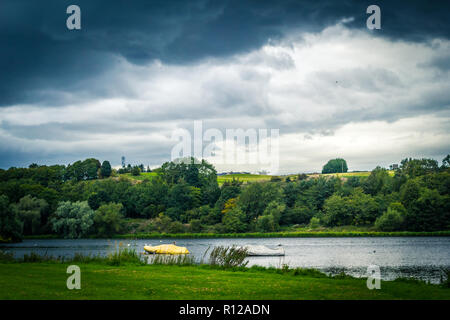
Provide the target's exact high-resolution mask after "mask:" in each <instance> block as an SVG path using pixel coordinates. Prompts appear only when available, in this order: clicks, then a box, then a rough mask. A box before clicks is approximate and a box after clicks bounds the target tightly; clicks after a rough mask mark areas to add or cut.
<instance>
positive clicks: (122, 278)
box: [0, 263, 450, 300]
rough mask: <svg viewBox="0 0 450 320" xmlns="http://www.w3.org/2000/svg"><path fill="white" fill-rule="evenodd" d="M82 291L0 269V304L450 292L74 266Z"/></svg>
mask: <svg viewBox="0 0 450 320" xmlns="http://www.w3.org/2000/svg"><path fill="white" fill-rule="evenodd" d="M78 265H79V267H80V269H81V289H80V290H68V289H67V288H66V280H67V277H68V276H69V275H68V274H67V273H66V268H67V266H68V265H67V264H61V263H0V288H1V290H0V299H200V300H201V299H233V300H238V299H292V300H294V299H450V289H448V288H443V287H441V286H438V285H429V284H425V283H422V282H418V281H410V280H409V281H405V280H397V281H384V282H382V283H381V289H380V290H369V289H367V286H366V280H365V279H355V278H350V277H345V278H342V279H339V278H329V277H326V276H324V275H320V274H315V273H314V272H305V274H298V275H294V273H293V272H292V271H291V272H289V273H285V274H284V273H283V271H282V270H278V271H276V270H267V269H266V270H259V269H252V268H250V269H248V268H247V269H245V271H228V270H223V269H214V268H211V267H209V266H176V265H175V266H173V265H172V266H168V265H145V266H137V265H122V266H117V267H115V266H108V265H105V264H78Z"/></svg>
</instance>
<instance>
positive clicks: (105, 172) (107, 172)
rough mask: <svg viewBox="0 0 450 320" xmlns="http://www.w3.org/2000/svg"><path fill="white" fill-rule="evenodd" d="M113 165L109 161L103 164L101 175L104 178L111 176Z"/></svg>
mask: <svg viewBox="0 0 450 320" xmlns="http://www.w3.org/2000/svg"><path fill="white" fill-rule="evenodd" d="M111 171H112V170H111V164H110V163H109V161H107V160H105V161H103V163H102V166H101V169H100V173H101V175H102V178H108V177H110V176H111Z"/></svg>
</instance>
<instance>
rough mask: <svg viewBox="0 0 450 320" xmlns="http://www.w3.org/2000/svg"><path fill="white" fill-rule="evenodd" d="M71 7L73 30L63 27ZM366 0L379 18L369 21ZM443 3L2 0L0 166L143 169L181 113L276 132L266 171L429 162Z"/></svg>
mask: <svg viewBox="0 0 450 320" xmlns="http://www.w3.org/2000/svg"><path fill="white" fill-rule="evenodd" d="M71 4H77V5H79V6H80V8H81V28H82V29H81V30H68V29H67V28H66V19H67V17H68V15H67V14H66V8H67V7H68V6H69V5H71ZM370 4H377V5H379V6H380V8H381V27H382V29H381V30H368V29H367V28H366V19H367V17H368V16H369V15H368V14H366V8H367V7H368V5H370ZM449 13H450V9H449V5H448V2H443V1H435V2H433V1H431V2H430V1H407V2H405V1H376V2H373V1H371V2H368V1H335V0H330V1H320V2H319V1H272V2H270V1H244V0H238V1H204V0H200V1H147V0H142V1H132V2H127V1H63V0H54V1H39V2H38V1H12V0H2V1H1V2H0V41H1V46H0V49H1V50H0V70H1V73H0V155H1V157H0V168H8V167H10V166H28V165H29V164H30V163H33V162H36V163H38V164H57V163H58V164H61V163H62V164H68V163H72V162H74V161H76V160H78V159H84V158H87V157H94V158H97V159H99V160H101V161H103V160H109V161H110V162H111V164H112V165H113V166H118V165H120V161H121V159H120V158H121V156H122V155H124V156H126V159H127V162H130V163H132V164H139V163H143V164H144V165H150V166H152V167H154V166H157V165H160V164H161V163H162V162H164V161H167V160H170V155H171V150H172V148H173V146H174V145H175V142H174V141H173V140H172V134H173V132H174V130H175V129H177V128H184V129H187V130H189V131H192V130H193V124H194V120H202V121H203V126H204V128H217V129H219V130H221V131H222V132H223V133H224V134H225V130H226V129H231V128H243V129H248V128H254V129H260V128H266V129H279V132H280V158H279V159H280V171H279V173H291V172H292V173H293V172H312V171H319V170H321V168H322V166H323V164H324V163H325V162H326V161H327V160H328V159H331V158H336V157H343V158H345V159H346V160H347V162H348V166H349V170H370V169H373V168H374V167H376V166H377V165H381V166H388V165H389V164H392V163H398V162H399V161H400V160H401V159H403V158H405V157H420V158H422V157H431V158H435V159H437V160H439V161H441V160H442V158H444V156H445V155H446V154H448V153H450V78H449V76H450V73H449V72H450V39H449V35H450V23H449V22H448V17H449ZM218 169H219V171H221V170H225V169H228V168H224V167H221V166H218ZM246 169H248V168H247V167H246V166H237V167H236V168H234V171H238V170H246Z"/></svg>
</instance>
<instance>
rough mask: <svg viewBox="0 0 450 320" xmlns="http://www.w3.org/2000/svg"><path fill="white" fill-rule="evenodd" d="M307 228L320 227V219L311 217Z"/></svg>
mask: <svg viewBox="0 0 450 320" xmlns="http://www.w3.org/2000/svg"><path fill="white" fill-rule="evenodd" d="M309 227H310V228H313V229H315V228H318V227H320V219H319V218H317V217H312V218H311V220H310V221H309Z"/></svg>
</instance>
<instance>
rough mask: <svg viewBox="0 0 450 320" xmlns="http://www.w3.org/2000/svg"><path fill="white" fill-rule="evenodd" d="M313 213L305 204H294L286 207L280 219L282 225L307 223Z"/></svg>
mask: <svg viewBox="0 0 450 320" xmlns="http://www.w3.org/2000/svg"><path fill="white" fill-rule="evenodd" d="M314 214H315V211H314V210H313V209H311V208H309V207H307V206H304V205H301V206H298V207H297V206H294V207H292V208H287V209H286V210H285V212H284V213H283V215H282V216H281V219H280V224H282V225H292V224H307V223H309V221H310V219H311V218H312V217H313V215H314Z"/></svg>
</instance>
